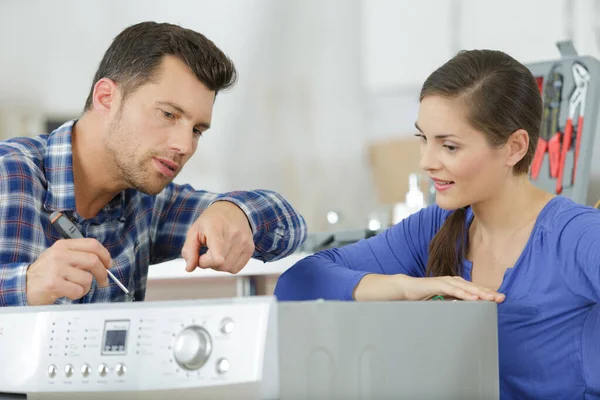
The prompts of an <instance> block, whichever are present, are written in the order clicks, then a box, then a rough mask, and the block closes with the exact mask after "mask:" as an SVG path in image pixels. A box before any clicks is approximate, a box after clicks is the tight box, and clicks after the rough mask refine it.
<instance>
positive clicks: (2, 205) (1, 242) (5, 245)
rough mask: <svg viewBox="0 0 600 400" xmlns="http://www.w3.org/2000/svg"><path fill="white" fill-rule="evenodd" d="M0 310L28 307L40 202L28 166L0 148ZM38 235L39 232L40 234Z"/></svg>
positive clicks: (38, 228)
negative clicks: (28, 273)
mask: <svg viewBox="0 0 600 400" xmlns="http://www.w3.org/2000/svg"><path fill="white" fill-rule="evenodd" d="M0 176H1V178H0V306H2V307H4V306H24V305H27V294H26V287H27V268H28V267H29V264H31V262H33V261H35V258H36V255H37V254H39V251H40V248H39V244H38V243H37V241H36V239H35V238H36V237H38V236H39V235H40V234H41V235H43V230H41V229H40V227H39V226H38V225H37V224H38V222H37V221H39V213H40V212H41V207H42V205H41V202H40V201H36V198H35V196H34V191H35V187H36V185H39V183H38V182H37V179H36V177H35V172H34V169H33V167H32V166H31V165H29V163H28V162H26V161H24V160H21V159H19V158H18V157H14V156H12V155H11V154H9V152H8V151H6V150H5V151H4V152H3V151H2V149H1V148H0ZM40 231H41V232H40Z"/></svg>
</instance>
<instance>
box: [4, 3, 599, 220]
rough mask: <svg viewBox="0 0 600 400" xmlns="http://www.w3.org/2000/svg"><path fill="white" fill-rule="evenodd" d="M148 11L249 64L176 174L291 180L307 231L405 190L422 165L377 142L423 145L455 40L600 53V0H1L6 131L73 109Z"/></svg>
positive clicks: (38, 128)
mask: <svg viewBox="0 0 600 400" xmlns="http://www.w3.org/2000/svg"><path fill="white" fill-rule="evenodd" d="M143 20H155V21H160V22H171V23H176V24H180V25H183V26H185V27H187V28H191V29H195V30H198V31H200V32H202V33H204V34H205V35H206V36H208V37H209V38H210V39H212V40H213V41H214V42H215V43H216V44H217V45H218V46H219V47H221V48H222V49H223V50H224V51H225V52H226V53H227V54H228V55H229V56H230V57H231V58H232V59H233V60H234V62H235V63H236V65H237V68H238V70H239V82H238V85H237V86H236V87H235V88H234V89H232V90H230V91H228V92H225V93H223V94H222V95H220V96H219V98H218V100H217V103H216V107H215V111H214V115H213V126H214V128H212V129H211V130H210V131H209V132H208V133H207V135H205V137H203V138H202V139H201V142H200V146H199V148H198V151H197V153H196V154H195V155H194V157H193V158H192V159H191V160H190V162H189V164H188V165H187V166H186V168H185V169H184V171H183V172H182V173H181V174H180V176H179V177H178V178H177V181H178V182H186V183H191V184H193V185H194V186H195V187H197V188H199V189H206V190H212V191H219V192H221V191H229V190H234V189H252V188H268V189H273V190H276V191H279V192H281V193H282V194H283V195H284V196H286V197H287V198H288V199H289V200H290V201H291V202H292V204H293V205H294V206H295V207H296V208H297V209H298V210H299V211H300V212H301V213H302V214H303V215H304V216H305V217H306V219H307V222H308V224H309V229H310V230H311V231H323V230H327V229H331V227H329V226H328V224H327V220H326V213H327V211H329V210H336V211H337V212H339V215H340V221H339V223H338V224H337V226H336V229H344V228H356V227H366V224H367V219H368V216H369V214H370V213H371V212H373V211H374V210H377V209H378V208H380V207H382V206H385V204H389V203H390V202H393V201H400V200H402V198H397V199H395V198H394V197H399V195H386V194H384V193H387V192H386V191H385V190H387V189H385V188H383V189H382V187H381V185H387V186H388V187H391V188H392V189H393V188H394V187H396V186H395V185H398V187H401V188H405V187H406V183H407V179H408V178H407V176H408V173H410V172H417V170H418V165H415V163H414V162H410V163H408V162H403V161H404V160H408V159H412V158H414V157H412V158H411V157H409V155H406V157H404V156H398V157H395V158H394V159H393V160H391V161H389V162H388V161H386V163H384V164H383V166H379V167H378V168H373V164H374V162H376V161H377V160H376V158H377V157H378V154H379V153H378V151H379V150H378V149H379V148H380V147H381V146H383V147H385V146H387V144H388V143H392V142H396V143H398V142H399V141H400V142H402V143H413V144H414V140H413V139H412V134H413V133H414V128H413V124H414V121H415V119H416V114H417V107H418V94H419V89H420V85H421V84H422V82H423V81H424V79H425V78H426V77H427V75H428V74H429V73H430V72H432V71H433V70H434V69H435V68H436V67H438V66H440V65H441V64H442V63H443V62H444V61H445V60H447V59H448V58H450V57H451V56H452V55H454V54H455V53H456V52H457V51H458V50H460V49H470V48H495V49H500V50H503V51H505V52H508V53H509V54H511V55H513V56H514V57H515V58H517V59H519V60H520V61H522V62H524V63H528V62H534V61H540V60H548V59H554V58H558V57H559V53H558V50H557V48H556V45H555V43H556V42H557V41H560V40H565V39H572V40H573V42H574V44H575V46H576V48H577V50H578V51H579V53H580V54H589V55H593V56H596V57H600V45H599V39H600V1H596V0H570V1H569V0H566V1H565V0H545V1H537V0H518V1H517V0H505V1H502V2H499V1H495V0H412V1H410V0H396V1H394V0H170V1H168V2H167V1H155V0H89V1H79V0H52V1H44V0H0V55H1V56H0V57H1V58H0V60H1V61H0V135H2V136H3V137H10V136H21V135H35V134H38V133H41V132H44V131H45V129H46V126H47V125H48V124H49V123H53V122H54V123H56V122H58V121H60V122H62V121H64V120H67V119H70V118H76V117H77V116H78V115H79V114H80V112H81V109H82V107H83V103H84V101H85V98H86V96H87V94H88V91H89V89H90V86H91V84H92V78H93V75H94V72H95V70H96V67H97V65H98V63H99V61H100V59H101V57H102V55H103V53H104V51H105V50H106V48H107V47H108V45H109V44H110V42H111V40H112V39H113V37H114V36H115V35H116V34H118V33H119V32H120V31H121V30H122V29H124V28H125V27H127V26H128V25H131V24H133V23H136V22H140V21H143ZM378 146H379V148H378ZM403 148H404V149H408V150H407V151H410V152H413V151H418V147H410V146H409V145H406V146H403ZM415 149H416V150H415ZM382 170H384V171H382ZM385 170H391V171H392V172H394V174H392V175H391V178H386V179H387V180H383V181H385V183H382V182H383V181H382V179H378V177H377V176H378V174H379V176H380V175H381V174H382V173H384V172H385ZM594 170H596V171H600V169H599V168H594ZM396 172H397V173H396ZM593 178H594V179H596V180H597V179H598V178H599V177H596V176H593ZM388 189H389V188H388ZM397 193H401V194H402V193H403V191H402V190H399V191H397ZM590 197H592V198H594V199H597V198H599V197H600V193H598V191H596V190H595V189H594V190H592V191H591V193H590Z"/></svg>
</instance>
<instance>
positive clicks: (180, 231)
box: [0, 22, 306, 306]
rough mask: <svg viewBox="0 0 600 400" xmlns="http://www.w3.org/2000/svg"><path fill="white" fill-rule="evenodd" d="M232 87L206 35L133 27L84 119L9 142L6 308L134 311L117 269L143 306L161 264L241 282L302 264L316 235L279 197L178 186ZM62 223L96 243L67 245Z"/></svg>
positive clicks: (99, 78) (1, 200)
mask: <svg viewBox="0 0 600 400" xmlns="http://www.w3.org/2000/svg"><path fill="white" fill-rule="evenodd" d="M235 78H236V72H235V68H234V66H233V63H232V62H231V61H230V60H229V59H228V58H227V57H226V56H225V55H224V54H223V53H222V52H221V51H220V50H219V49H218V48H217V47H216V46H215V45H214V44H213V43H212V42H211V41H210V40H208V39H207V38H206V37H204V36H203V35H201V34H199V33H197V32H194V31H191V30H187V29H184V28H181V27H179V26H175V25H171V24H158V23H154V22H144V23H140V24H136V25H133V26H131V27H129V28H127V29H125V30H124V31H123V32H121V33H120V34H119V35H118V36H117V37H116V38H115V39H114V41H113V42H112V44H111V46H110V47H109V49H108V50H107V52H106V53H105V55H104V58H103V59H102V61H101V63H100V66H99V69H98V71H97V73H96V76H95V78H94V82H93V85H92V88H91V90H90V94H89V97H88V99H87V102H86V105H85V109H84V113H83V115H82V116H81V118H80V119H78V120H76V121H70V122H67V123H66V124H64V125H63V126H62V127H60V128H58V129H57V130H55V131H54V132H53V133H51V134H50V135H41V136H38V137H36V138H14V139H11V140H8V141H5V142H0V176H1V178H0V305H2V306H12V305H43V304H52V303H58V304H65V303H71V302H78V303H91V302H106V301H123V300H124V299H125V293H124V291H122V290H121V289H120V288H119V287H118V286H117V285H116V284H115V283H114V282H113V281H112V280H109V279H107V269H110V271H111V272H112V273H113V274H114V275H115V276H116V278H117V279H118V280H119V281H120V282H121V283H122V284H123V285H125V286H126V287H127V288H128V289H129V290H130V291H132V292H133V293H134V296H135V299H137V300H143V299H144V296H145V288H146V279H147V273H148V266H149V265H150V264H155V263H159V262H163V261H166V260H169V259H173V258H176V257H178V256H180V255H182V256H183V258H184V259H185V260H186V263H187V265H186V270H187V271H193V270H194V269H195V268H196V267H200V268H213V269H216V270H221V271H229V272H231V273H237V272H239V271H240V270H241V269H242V268H243V267H244V266H245V265H246V263H247V262H248V260H249V259H250V257H255V258H257V259H261V260H263V261H270V260H274V259H277V258H281V257H284V256H286V255H288V254H290V253H291V252H293V251H294V250H295V249H296V248H297V247H298V246H299V245H300V244H301V243H302V242H303V240H304V239H305V237H306V225H305V222H304V219H303V218H302V216H301V215H299V214H297V213H296V212H295V211H294V210H293V209H292V207H291V206H290V205H289V204H288V203H287V202H286V201H285V200H284V199H283V198H282V197H281V196H280V195H278V194H276V193H273V192H271V191H252V192H233V193H226V194H221V195H217V194H213V193H208V192H204V191H196V190H194V189H193V188H192V187H190V186H189V185H176V184H174V183H172V181H173V179H174V178H175V177H176V176H177V174H178V173H179V171H180V170H181V168H182V167H183V166H184V164H185V163H186V162H187V161H188V160H189V159H190V157H191V156H192V155H193V154H194V152H195V151H196V147H197V145H198V138H199V137H200V136H201V135H202V134H203V133H204V132H205V131H206V130H207V129H208V128H209V127H210V124H211V117H212V110H213V104H214V102H215V97H216V95H217V93H218V92H219V91H220V90H222V89H225V88H228V87H230V86H232V85H233V84H234V82H235ZM54 211H59V212H62V213H63V214H64V215H66V216H68V217H69V218H70V219H71V220H72V221H73V222H74V223H75V225H76V226H77V228H78V229H79V230H80V231H81V233H82V234H83V236H84V237H85V238H83V239H69V240H61V237H60V234H59V232H58V231H57V230H56V228H55V227H54V226H53V225H52V224H51V221H50V214H51V213H52V212H54ZM201 248H202V249H203V254H202V255H201V256H200V254H201V252H200V249H201ZM206 248H208V250H206ZM204 251H205V252H204Z"/></svg>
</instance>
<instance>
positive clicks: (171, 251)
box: [151, 184, 306, 264]
mask: <svg viewBox="0 0 600 400" xmlns="http://www.w3.org/2000/svg"><path fill="white" fill-rule="evenodd" d="M216 201H229V202H232V203H234V204H236V205H237V206H238V207H239V208H240V209H241V210H242V211H243V212H244V213H245V214H246V216H247V217H248V221H249V222H250V226H251V228H252V232H253V234H254V245H255V251H254V255H253V256H252V257H253V258H256V259H259V260H262V261H265V262H267V261H274V260H277V259H279V258H283V257H285V256H287V255H289V254H291V253H293V252H294V251H295V250H296V249H297V248H298V247H299V246H300V245H301V244H302V242H304V240H305V239H306V222H305V221H304V218H303V217H302V216H301V215H300V214H299V213H297V212H296V211H295V210H294V209H293V208H292V206H291V205H290V204H289V203H288V202H287V201H286V200H285V199H284V198H283V197H282V196H281V195H280V194H278V193H275V192H272V191H268V190H256V191H236V192H230V193H224V194H215V193H210V192H205V191H197V190H195V189H193V188H192V187H191V186H189V185H176V184H171V185H169V186H167V188H165V190H164V191H163V192H161V193H160V194H159V195H158V196H157V197H156V202H155V205H154V217H153V223H152V231H153V235H152V237H153V240H152V242H153V245H152V259H151V264H156V263H159V262H163V261H167V260H171V259H173V258H177V257H180V256H181V249H182V248H183V244H184V243H185V239H186V235H187V231H188V229H189V227H190V226H191V225H192V224H193V223H194V222H195V221H196V219H197V218H198V217H199V216H200V214H201V213H202V212H203V211H204V210H205V209H206V208H208V207H209V206H210V205H211V204H213V203H214V202H216Z"/></svg>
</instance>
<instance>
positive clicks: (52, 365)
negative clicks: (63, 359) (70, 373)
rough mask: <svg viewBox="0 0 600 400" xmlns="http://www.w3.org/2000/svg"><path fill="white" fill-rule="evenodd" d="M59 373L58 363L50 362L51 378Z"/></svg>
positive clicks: (49, 372)
mask: <svg viewBox="0 0 600 400" xmlns="http://www.w3.org/2000/svg"><path fill="white" fill-rule="evenodd" d="M57 373H58V368H56V365H54V364H50V365H49V366H48V376H49V377H50V378H54V377H55V376H56V374H57Z"/></svg>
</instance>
